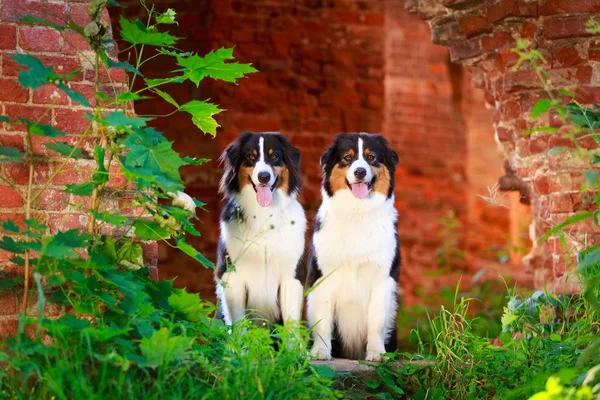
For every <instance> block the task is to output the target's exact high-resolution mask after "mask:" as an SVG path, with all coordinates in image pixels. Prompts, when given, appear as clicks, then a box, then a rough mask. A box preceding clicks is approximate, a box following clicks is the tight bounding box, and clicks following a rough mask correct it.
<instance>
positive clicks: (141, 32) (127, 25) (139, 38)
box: [120, 17, 177, 46]
mask: <svg viewBox="0 0 600 400" xmlns="http://www.w3.org/2000/svg"><path fill="white" fill-rule="evenodd" d="M120 23H121V37H122V38H123V40H125V41H127V42H129V43H131V44H147V45H150V46H172V45H174V44H175V43H176V42H177V38H176V37H175V36H172V35H170V34H168V33H166V32H153V31H149V30H148V29H147V28H146V27H145V26H144V24H142V22H141V21H140V20H135V21H133V22H130V21H128V20H127V19H125V18H124V17H121V20H120Z"/></svg>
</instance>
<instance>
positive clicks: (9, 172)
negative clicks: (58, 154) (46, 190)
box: [4, 162, 50, 185]
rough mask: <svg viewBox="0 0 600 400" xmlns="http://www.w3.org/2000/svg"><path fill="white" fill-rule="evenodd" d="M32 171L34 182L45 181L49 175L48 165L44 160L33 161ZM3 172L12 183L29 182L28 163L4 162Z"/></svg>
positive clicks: (22, 183)
mask: <svg viewBox="0 0 600 400" xmlns="http://www.w3.org/2000/svg"><path fill="white" fill-rule="evenodd" d="M33 171H34V172H33V178H34V180H33V182H34V183H45V182H46V181H47V180H48V178H49V177H50V173H49V172H50V166H49V165H48V164H47V163H45V162H43V163H39V162H38V163H35V166H34V170H33ZM4 174H5V176H6V177H7V178H8V179H9V180H10V181H11V182H12V183H14V184H17V185H26V184H27V183H28V182H29V164H21V163H6V164H5V165H4Z"/></svg>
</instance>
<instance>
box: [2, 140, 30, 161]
mask: <svg viewBox="0 0 600 400" xmlns="http://www.w3.org/2000/svg"><path fill="white" fill-rule="evenodd" d="M24 155H25V153H21V152H20V151H19V150H18V149H16V148H14V147H3V146H2V145H1V144H0V162H22V161H23V156H24Z"/></svg>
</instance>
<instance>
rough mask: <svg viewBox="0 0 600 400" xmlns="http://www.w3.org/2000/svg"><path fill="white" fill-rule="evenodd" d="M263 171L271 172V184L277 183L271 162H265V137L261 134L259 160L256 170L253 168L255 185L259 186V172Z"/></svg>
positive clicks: (255, 166)
mask: <svg viewBox="0 0 600 400" xmlns="http://www.w3.org/2000/svg"><path fill="white" fill-rule="evenodd" d="M261 172H268V173H269V176H270V178H269V183H268V185H269V186H273V184H275V174H274V173H273V168H271V166H270V165H269V164H267V163H266V162H265V138H264V137H263V136H261V137H260V138H259V139H258V161H257V162H256V164H255V165H254V170H252V183H254V185H255V186H259V185H260V182H259V181H258V174H259V173H261Z"/></svg>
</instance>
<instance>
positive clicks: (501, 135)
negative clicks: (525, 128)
mask: <svg viewBox="0 0 600 400" xmlns="http://www.w3.org/2000/svg"><path fill="white" fill-rule="evenodd" d="M496 137H497V138H498V140H499V141H500V142H510V141H512V140H513V132H512V131H511V130H510V129H506V128H503V127H501V126H499V127H497V128H496Z"/></svg>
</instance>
